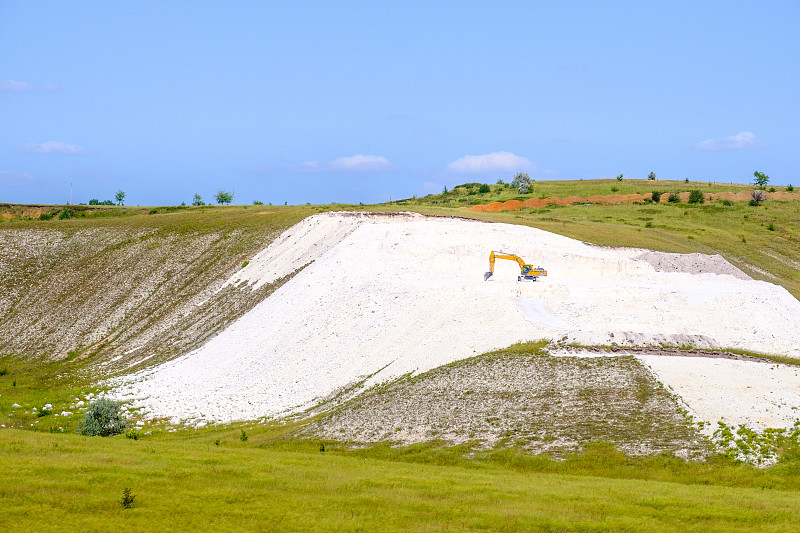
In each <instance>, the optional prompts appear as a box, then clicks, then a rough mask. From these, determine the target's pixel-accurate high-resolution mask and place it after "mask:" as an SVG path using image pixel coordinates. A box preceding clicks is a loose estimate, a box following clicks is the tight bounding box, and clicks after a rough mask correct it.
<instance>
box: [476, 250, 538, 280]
mask: <svg viewBox="0 0 800 533" xmlns="http://www.w3.org/2000/svg"><path fill="white" fill-rule="evenodd" d="M495 259H508V260H509V261H516V262H517V264H518V265H519V270H520V274H519V276H517V281H536V280H538V279H539V276H546V275H547V270H545V269H543V268H542V267H536V268H533V266H532V265H529V264H527V263H526V262H525V261H523V260H522V258H521V257H520V256H518V255H514V254H509V253H506V252H496V251H494V250H492V253H490V254H489V272H487V273H486V274H484V275H483V281H486V280H488V279H489V278H491V277H492V274H494V260H495Z"/></svg>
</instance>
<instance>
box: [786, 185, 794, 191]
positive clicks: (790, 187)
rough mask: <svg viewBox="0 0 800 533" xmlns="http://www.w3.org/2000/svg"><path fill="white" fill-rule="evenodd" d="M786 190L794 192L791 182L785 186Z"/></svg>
mask: <svg viewBox="0 0 800 533" xmlns="http://www.w3.org/2000/svg"><path fill="white" fill-rule="evenodd" d="M786 192H794V187H792V184H791V183H790V184H789V186H788V187H786Z"/></svg>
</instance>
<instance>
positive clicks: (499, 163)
mask: <svg viewBox="0 0 800 533" xmlns="http://www.w3.org/2000/svg"><path fill="white" fill-rule="evenodd" d="M535 168H536V167H535V165H534V164H533V163H532V162H531V161H530V160H529V159H528V158H526V157H522V156H518V155H515V154H512V153H511V152H492V153H491V154H484V155H465V156H464V157H462V158H460V159H456V160H455V161H453V162H451V163H449V164H448V165H447V170H449V171H450V172H455V173H457V174H486V173H489V172H519V171H522V170H529V171H530V170H534V169H535Z"/></svg>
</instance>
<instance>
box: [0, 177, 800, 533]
mask: <svg viewBox="0 0 800 533" xmlns="http://www.w3.org/2000/svg"><path fill="white" fill-rule="evenodd" d="M683 185H684V183H683V182H675V183H674V184H669V186H670V187H681V186H683ZM704 185H705V184H702V183H701V184H686V185H685V190H690V189H694V188H698V187H700V186H704ZM610 187H617V188H618V190H619V193H620V194H624V193H628V192H650V191H651V190H653V189H657V188H660V189H665V187H666V186H665V185H664V184H663V182H658V183H655V184H652V183H648V182H647V181H646V180H641V181H640V182H639V183H637V182H635V181H634V180H624V181H622V182H616V181H614V182H611V181H609V182H608V183H605V182H597V181H589V182H551V183H547V182H542V183H538V182H537V184H536V189H535V193H533V194H535V195H537V196H538V195H539V194H545V193H546V194H548V195H558V196H569V195H583V196H589V195H593V194H611V193H612V192H613V191H611V190H610ZM705 188H706V189H709V192H710V190H711V189H713V190H714V192H717V191H728V190H731V191H737V192H738V191H741V190H743V189H744V190H749V188H746V187H743V186H736V185H734V186H727V185H725V184H713V185H708V186H706V187H705ZM544 189H546V190H544ZM676 190H677V189H676ZM681 190H684V189H681ZM514 196H515V193H514V191H507V190H501V189H497V188H496V186H494V185H492V186H491V187H490V190H489V192H486V193H480V192H476V193H475V194H468V193H467V192H466V191H459V192H458V193H455V194H454V193H452V192H450V193H448V194H447V195H431V196H428V197H424V198H410V199H407V200H401V201H397V202H392V203H389V204H381V205H372V206H363V205H339V204H336V205H323V206H261V205H258V206H255V205H254V206H233V207H196V208H195V207H141V208H137V207H105V206H103V207H94V206H11V205H0V214H1V215H2V217H1V218H2V222H0V243H15V244H18V243H19V241H20V240H23V241H24V242H25V243H26V245H25V246H17V247H16V248H15V249H16V250H20V249H21V250H23V252H19V253H18V255H14V256H12V255H9V252H8V250H9V249H11V248H10V246H5V247H4V246H0V261H2V262H3V263H2V264H3V265H8V268H4V269H2V271H0V294H3V295H4V296H3V297H2V298H0V333H2V334H0V425H2V426H3V427H2V428H0V466H1V467H2V470H3V476H2V478H0V508H1V509H2V510H0V529H2V530H9V531H10V530H18V531H28V530H37V531H60V530H70V531H107V530H109V529H111V528H115V529H116V528H125V529H130V530H136V531H164V530H167V531H170V530H193V529H201V528H213V529H215V530H224V531H252V530H281V531H307V530H312V531H376V530H381V531H401V530H402V531H409V530H412V531H433V530H455V531H479V530H480V531H619V530H624V531H664V530H673V531H708V530H725V531H796V530H797V524H798V523H800V445H798V444H797V443H792V442H781V443H780V447H779V449H778V450H777V452H778V453H779V459H778V461H777V463H776V464H775V465H773V466H771V467H769V468H757V467H755V466H752V465H749V464H746V463H743V462H740V461H736V460H735V459H734V458H732V457H731V456H730V454H728V455H727V456H726V455H723V454H721V453H716V451H715V450H713V449H711V448H710V446H711V445H710V444H708V443H701V444H702V445H703V446H706V452H707V453H706V455H705V459H704V460H702V461H685V460H683V459H679V458H677V457H675V455H674V454H673V453H672V452H671V451H669V450H668V451H665V452H664V453H661V454H658V455H649V456H633V455H626V454H624V453H622V452H620V451H619V449H625V448H626V446H627V445H628V444H629V442H630V441H631V439H634V440H635V438H638V437H639V436H641V435H651V434H660V433H661V432H660V431H659V428H658V427H655V428H654V427H652V420H650V419H649V418H647V417H646V416H645V414H643V413H639V412H631V413H628V412H626V414H625V416H624V417H619V418H618V420H617V421H616V424H617V425H616V426H613V427H612V426H609V425H608V423H606V422H607V420H606V421H605V422H604V421H603V420H600V421H597V423H596V424H595V423H593V422H595V421H594V420H592V417H593V416H594V414H593V413H595V411H592V410H591V408H592V404H593V403H596V402H595V400H594V399H596V398H598V397H599V398H605V397H603V396H576V397H575V398H574V399H573V403H572V405H576V406H578V407H580V412H581V413H583V414H582V415H581V416H584V417H585V418H584V419H581V420H580V421H579V422H580V423H581V425H580V428H581V431H583V432H585V431H589V432H590V433H589V434H590V437H591V438H590V439H589V440H590V441H591V442H589V444H587V445H586V446H584V447H582V448H581V449H578V450H567V451H566V452H565V453H561V454H559V455H558V456H553V455H549V454H537V453H535V452H531V449H538V448H535V447H533V448H532V447H530V446H527V444H528V443H527V442H522V441H515V440H514V439H513V438H509V439H506V440H503V441H501V442H499V443H497V444H496V445H495V446H493V447H488V448H487V447H483V448H476V447H474V446H472V443H470V442H467V443H464V444H460V445H458V446H452V445H447V444H446V443H444V442H442V441H435V440H434V441H430V442H428V443H425V444H414V445H410V446H395V447H392V446H389V445H388V444H386V442H381V439H378V441H377V442H374V441H370V439H367V438H364V439H362V441H361V442H359V443H357V445H356V446H354V445H353V442H352V441H355V440H357V439H356V437H357V435H356V430H357V428H354V429H352V431H351V433H349V434H348V433H346V432H345V433H344V434H342V435H341V436H340V437H337V438H335V439H328V438H327V437H326V438H323V437H319V436H313V435H311V434H309V433H308V432H307V431H305V430H306V429H307V428H311V427H314V425H315V424H324V423H325V422H326V416H329V415H326V414H322V415H315V416H312V417H311V418H310V419H302V418H301V417H295V418H292V419H290V420H285V421H268V422H262V423H236V424H229V425H223V426H216V427H205V428H202V429H190V428H179V429H177V430H175V429H173V428H171V426H170V425H168V424H166V423H155V424H150V425H147V426H145V427H142V428H139V429H134V428H130V429H129V431H128V432H127V434H124V435H118V436H115V437H107V438H101V437H84V436H80V435H77V434H76V431H77V429H78V425H79V423H80V420H81V418H82V411H81V409H80V406H78V402H79V401H83V400H84V399H86V398H87V396H89V395H92V394H97V393H98V391H99V390H101V389H99V388H98V386H97V381H98V379H101V378H106V377H110V376H114V375H120V374H122V373H125V372H130V371H131V368H127V367H126V365H127V359H126V357H127V355H125V356H124V357H122V358H121V359H120V358H117V359H115V354H127V353H129V352H130V351H134V353H135V350H138V349H140V348H139V347H140V346H146V348H145V349H146V350H148V351H152V352H153V354H154V355H153V358H152V359H151V360H148V362H147V363H146V364H147V365H149V364H152V363H156V362H159V361H165V360H169V359H171V358H173V357H175V356H176V355H177V354H180V353H186V352H187V351H189V350H191V349H192V348H193V347H195V346H197V344H198V343H202V342H204V340H207V338H208V336H210V335H213V334H214V333H215V332H217V331H220V330H221V329H222V328H223V327H225V326H226V325H227V324H229V323H230V322H232V321H233V320H234V319H235V318H236V317H238V316H241V315H242V314H243V313H245V312H246V311H247V310H248V309H250V308H252V307H253V306H254V305H256V303H257V302H258V301H259V299H261V298H265V297H266V296H268V295H269V294H270V293H271V291H273V290H275V289H276V288H277V287H279V286H280V283H281V282H282V281H281V282H276V283H275V284H274V286H267V287H264V288H263V290H261V291H260V292H257V293H255V294H253V295H243V294H242V293H240V292H237V290H236V288H235V287H234V288H227V289H225V290H223V291H220V292H215V291H217V290H218V289H219V288H220V287H221V285H222V283H223V282H224V280H226V279H227V278H228V277H229V276H230V275H231V274H232V273H234V272H236V271H237V270H239V269H241V268H242V267H243V265H245V264H247V262H248V261H249V260H251V259H252V258H253V256H254V254H256V253H258V251H260V250H261V249H262V248H263V247H264V246H265V245H266V244H267V243H269V242H271V241H272V240H273V239H275V237H276V236H277V235H278V234H279V233H280V232H281V231H283V230H285V229H286V228H288V227H290V226H292V225H293V224H295V223H296V222H298V221H300V220H302V219H303V218H305V217H307V216H309V215H312V214H315V213H318V212H323V211H333V210H353V211H374V212H396V211H404V210H410V211H416V212H419V213H422V214H426V215H435V216H456V217H468V218H474V219H478V220H484V221H489V222H504V223H511V224H522V225H528V226H533V227H537V228H541V229H543V230H547V231H551V232H554V233H559V234H561V235H565V236H568V237H572V238H575V239H580V240H583V241H585V242H589V243H593V244H597V245H603V246H633V247H642V248H650V249H653V250H659V251H666V252H678V253H689V252H700V253H705V254H720V255H722V256H723V257H724V258H725V259H727V260H728V261H729V262H731V263H732V264H734V265H735V266H737V267H738V268H740V269H741V270H743V271H744V272H746V273H747V274H749V275H750V276H752V277H753V278H756V279H762V280H765V281H768V282H771V283H775V284H778V285H781V286H783V287H784V288H786V289H787V290H788V291H789V292H790V293H791V294H792V295H794V296H795V297H796V298H797V297H800V246H798V239H799V238H800V201H798V200H800V193H798V200H788V201H777V200H767V201H765V202H764V203H763V204H762V205H760V206H750V205H748V204H747V203H745V202H736V203H732V204H724V203H722V202H708V203H704V204H686V203H677V204H675V203H667V202H662V203H658V204H652V203H651V204H621V205H599V204H593V205H568V206H557V205H550V206H547V207H544V208H538V209H526V210H522V211H515V212H498V213H480V212H473V211H469V210H467V209H462V207H464V206H466V205H470V203H472V202H474V203H475V204H477V203H486V202H493V201H497V200H498V199H501V200H506V199H509V198H513V197H514ZM462 197H463V198H462ZM462 199H463V200H465V201H462ZM65 211H66V212H67V215H64V216H63V217H60V214H61V213H64V212H65ZM42 215H45V216H44V217H43V216H42ZM43 246H46V247H47V250H48V252H47V253H46V254H43V253H41V250H42V247H43ZM4 250H5V251H4ZM532 259H533V260H534V261H535V258H532ZM131 264H135V265H137V267H136V268H135V270H133V271H131V270H126V269H129V268H131V267H130V265H131ZM298 266H299V267H300V266H303V265H298ZM131 272H133V273H131ZM388 275H391V273H388ZM186 279H190V280H192V281H191V282H190V283H187V282H186V281H185V280H186ZM131 295H134V297H133V298H131ZM187 309H192V310H195V309H196V311H192V312H193V313H194V314H192V315H190V314H189V313H187ZM114 313H119V315H120V318H119V320H118V323H116V324H110V323H106V322H105V319H106V318H107V317H108V316H112V315H114ZM743 320H746V317H743ZM522 348H524V349H525V350H526V351H525V352H524V353H522V354H521V352H520V350H521V348H520V347H519V346H517V347H510V348H509V349H507V350H501V351H499V352H495V353H492V354H488V355H486V356H479V357H476V358H473V359H472V360H469V361H466V362H464V363H459V364H458V365H454V366H453V368H449V369H448V368H444V367H442V368H440V369H438V370H434V371H431V372H430V373H429V375H430V376H432V377H434V378H436V377H437V376H439V375H440V374H441V373H442V372H446V373H447V374H450V373H451V371H452V372H453V374H456V373H458V372H462V373H464V372H466V371H468V370H470V371H471V369H473V368H476V369H478V371H481V369H484V368H488V367H487V366H486V365H489V364H490V363H491V364H493V365H495V366H497V365H500V364H502V363H503V362H504V361H510V360H513V359H515V358H521V357H522V358H524V357H529V355H528V353H529V352H530V353H531V354H533V355H530V357H533V356H534V355H537V356H538V352H536V350H538V349H539V348H541V345H535V346H532V347H531V346H525V347H522ZM532 361H533V364H534V365H538V366H536V367H535V368H555V367H557V366H558V365H562V366H563V365H564V364H566V363H564V362H563V361H561V360H559V361H555V360H549V359H532ZM788 362H791V361H788ZM601 363H602V361H598V360H587V361H585V362H582V363H581V364H582V365H583V366H586V367H587V368H588V367H592V366H594V365H599V364H601ZM614 364H616V365H617V366H619V367H620V368H623V369H627V368H628V367H631V368H633V370H635V371H636V372H639V369H638V367H636V365H635V361H633V360H628V359H624V360H622V359H621V360H619V361H618V362H616V363H614ZM482 365H483V366H482ZM138 368H141V366H138V367H136V366H135V367H132V369H133V370H135V369H138ZM492 368H494V367H492ZM532 368H533V367H532ZM558 368H561V366H558ZM630 375H631V376H633V378H636V379H634V380H633V381H632V383H634V384H635V385H637V386H638V389H637V390H634V391H630V392H631V394H632V396H636V395H637V394H638V395H646V396H648V397H652V398H653V401H656V400H658V401H659V402H660V403H659V405H662V406H663V405H666V404H667V403H669V402H668V396H667V395H666V392H665V391H663V390H660V389H659V388H658V387H657V386H656V385H657V384H654V383H651V382H649V381H647V380H645V379H644V375H643V374H642V375H641V377H638V378H637V376H640V372H639V373H633V374H630ZM423 377H424V376H423ZM633 378H631V379H633ZM437 379H438V378H437ZM425 383H426V382H424V381H419V382H408V383H402V382H398V383H396V384H394V385H393V386H390V387H387V388H386V389H385V390H376V391H372V393H371V395H367V396H366V400H367V401H372V402H373V403H374V405H372V404H369V403H356V402H355V401H354V402H351V403H349V404H347V405H346V406H345V408H344V409H342V410H340V411H337V412H336V413H334V415H335V416H339V417H340V418H342V419H343V420H346V416H347V415H348V413H352V412H357V411H359V410H362V411H363V410H364V409H368V410H371V411H375V409H376V407H375V405H378V406H381V407H380V408H382V409H389V410H387V411H386V412H387V413H388V414H389V415H392V416H395V415H394V414H392V412H391V410H390V407H391V405H394V404H395V403H396V398H401V399H402V398H403V395H404V394H405V393H406V391H407V390H410V389H411V388H413V387H416V388H419V389H420V390H428V389H425V388H424V385H425ZM596 391H597V393H598V394H600V393H605V394H607V395H609V394H611V396H608V398H611V400H608V401H606V400H605V399H603V402H601V403H602V407H604V409H605V411H614V412H617V410H615V409H611V408H610V407H609V406H611V405H612V403H613V404H614V405H616V404H620V405H622V404H625V403H626V402H628V401H629V400H628V396H626V395H625V394H624V393H626V392H627V391H625V390H623V389H620V390H617V391H611V392H609V391H608V390H606V389H603V388H602V387H601V386H600V385H598V386H597V388H596ZM604 391H605V392H604ZM556 392H558V391H555V392H554V393H553V394H555V393H556ZM612 392H613V394H612ZM381 394H382V395H383V396H380V395H381ZM429 396H430V402H431V405H436V403H435V401H436V398H435V397H434V396H432V395H429ZM385 398H388V399H389V404H391V405H389V407H386V405H384V404H380V403H378V401H379V400H381V401H383V400H384V399H385ZM612 400H613V402H612ZM475 401H476V402H478V403H482V402H483V400H482V399H480V398H478V399H476V400H475ZM533 401H536V400H535V399H534V400H533ZM614 402H615V403H614ZM45 404H50V405H51V407H50V408H49V409H48V410H47V412H46V413H43V411H42V406H44V405H45ZM34 407H37V409H36V410H34ZM539 407H541V409H543V410H541V411H531V412H532V413H534V415H535V416H536V417H540V416H541V413H543V412H544V413H546V414H547V416H549V417H551V418H553V420H554V422H553V423H552V424H550V425H549V426H548V428H549V429H550V430H552V431H554V430H555V429H556V428H557V429H558V432H557V436H558V437H559V438H565V437H564V435H567V436H570V435H572V433H574V427H572V426H571V425H570V423H569V422H570V420H569V416H570V415H568V414H562V415H561V417H562V418H561V419H558V416H559V413H558V412H557V411H558V409H554V408H553V407H552V406H547V405H545V406H539ZM548 409H550V411H548ZM665 409H666V408H665ZM605 411H604V412H605ZM576 412H577V411H576ZM586 413H588V414H586ZM612 414H613V413H611V414H608V413H607V414H605V415H604V416H606V417H608V420H611V418H612ZM415 415H416V413H415ZM382 416H383V415H382ZM481 416H482V417H484V419H485V421H486V422H487V424H489V422H491V417H492V416H493V413H490V412H488V410H487V412H486V413H482V414H481ZM670 416H672V415H670ZM359 420H360V419H359ZM520 420H521V422H520V421H518V422H519V423H524V424H529V423H530V420H525V419H522V418H521V419H520ZM665 421H666V422H665ZM413 423H414V424H415V425H418V424H420V422H419V421H414V422H413ZM648 423H650V425H648ZM659 423H669V424H671V425H670V428H669V429H670V431H671V432H672V434H674V435H677V436H678V437H676V439H678V438H684V437H683V436H684V435H685V434H687V433H688V432H690V429H691V428H690V427H689V426H688V425H686V424H687V422H686V421H685V420H683V419H682V418H680V417H678V418H675V417H672V418H668V417H667V416H666V415H663V416H662V418H659ZM603 424H605V425H603ZM489 425H491V424H489ZM337 427H339V428H341V427H344V428H347V427H348V426H347V425H340V426H337ZM502 429H503V430H506V429H508V428H505V427H504V428H502ZM529 430H530V428H528V427H525V428H524V430H522V431H518V432H517V433H519V434H520V435H524V436H526V438H529V437H530V434H531V433H533V431H529ZM612 430H613V431H612ZM511 431H512V435H510V436H511V437H513V428H512V429H511ZM592 432H594V433H592ZM348 435H349V438H348ZM431 435H432V437H433V438H436V434H435V433H433V432H432V433H431ZM632 436H633V437H632ZM548 438H549V437H548ZM526 446H527V447H526ZM126 488H128V489H130V491H131V494H132V495H133V497H134V499H133V502H132V505H131V507H130V508H129V509H125V508H123V506H122V505H121V503H120V500H121V498H122V497H123V490H124V489H126Z"/></svg>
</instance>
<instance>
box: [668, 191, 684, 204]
mask: <svg viewBox="0 0 800 533" xmlns="http://www.w3.org/2000/svg"><path fill="white" fill-rule="evenodd" d="M667 201H668V202H669V203H671V204H677V203H680V201H681V197H680V196H678V193H676V192H671V193H669V198H667Z"/></svg>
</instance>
